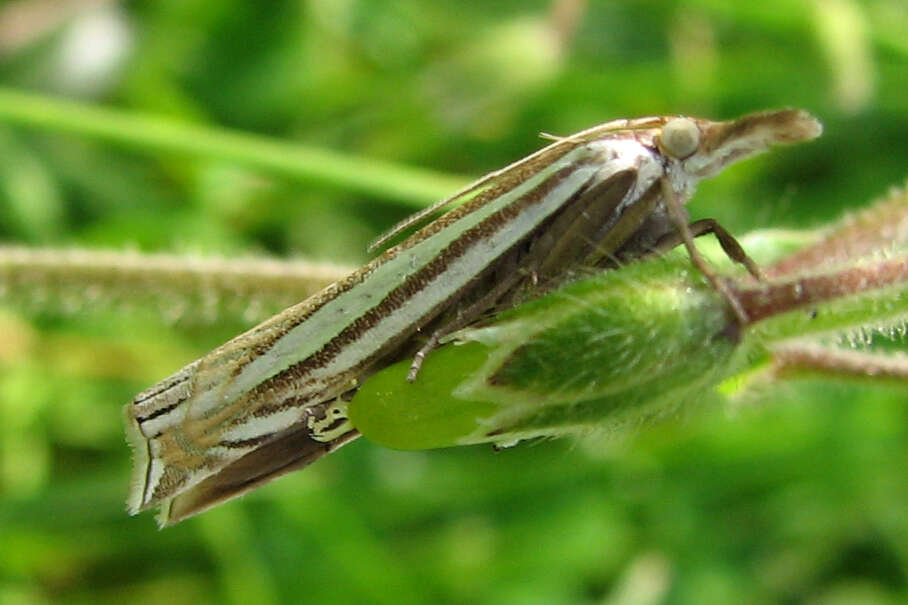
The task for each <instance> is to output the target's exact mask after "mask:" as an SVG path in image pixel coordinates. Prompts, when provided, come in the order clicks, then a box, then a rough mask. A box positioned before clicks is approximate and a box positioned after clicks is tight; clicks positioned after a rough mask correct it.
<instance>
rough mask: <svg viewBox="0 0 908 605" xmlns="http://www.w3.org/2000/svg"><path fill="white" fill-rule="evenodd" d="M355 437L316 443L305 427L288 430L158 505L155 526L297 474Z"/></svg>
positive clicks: (348, 435)
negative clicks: (285, 476)
mask: <svg viewBox="0 0 908 605" xmlns="http://www.w3.org/2000/svg"><path fill="white" fill-rule="evenodd" d="M357 437H359V432H358V431H355V430H351V431H348V432H346V433H344V434H343V435H341V436H340V437H337V438H336V439H333V440H332V441H328V442H324V441H316V440H315V439H313V438H312V437H311V434H310V430H309V428H308V427H307V426H306V425H297V426H295V427H292V428H291V429H288V430H287V431H286V432H285V433H284V434H282V435H281V436H279V437H277V438H275V439H274V440H272V441H270V442H268V443H266V444H264V445H262V446H259V447H258V448H256V449H255V450H253V451H252V452H250V453H248V454H246V455H245V456H243V457H242V458H239V459H238V460H236V461H235V462H233V463H231V464H228V465H227V466H225V467H224V468H222V469H220V470H219V471H218V472H217V473H214V474H213V475H210V476H208V477H207V478H206V479H204V480H202V481H201V482H200V483H197V484H196V485H194V486H192V487H191V488H189V489H187V490H185V491H183V492H180V493H179V494H178V495H177V496H175V497H173V498H171V499H170V500H167V501H165V502H164V503H163V504H162V507H161V512H160V514H159V515H158V517H157V520H158V525H160V526H161V527H166V526H168V525H173V524H174V523H179V522H180V521H182V520H183V519H186V518H187V517H191V516H192V515H195V514H198V513H200V512H203V511H205V510H207V509H209V508H211V507H213V506H217V505H218V504H220V503H222V502H225V501H226V500H230V499H231V498H235V497H237V496H241V495H243V494H245V493H246V492H249V491H251V490H253V489H255V488H257V487H259V486H261V485H264V484H265V483H268V482H269V481H272V480H273V479H277V478H278V477H281V476H283V475H286V474H287V473H291V472H293V471H298V470H300V469H302V468H304V467H306V466H308V465H309V464H311V463H313V462H315V461H316V460H318V459H319V458H321V457H322V456H325V455H327V454H330V453H331V452H333V451H335V450H337V449H338V448H340V447H342V446H344V445H346V444H347V443H349V442H351V441H353V440H354V439H356V438H357Z"/></svg>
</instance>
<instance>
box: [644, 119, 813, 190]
mask: <svg viewBox="0 0 908 605" xmlns="http://www.w3.org/2000/svg"><path fill="white" fill-rule="evenodd" d="M669 127H671V130H669ZM667 131H668V134H669V135H670V138H668V137H667V136H666V135H667ZM694 131H696V134H693V133H694ZM822 132H823V126H822V125H821V124H820V122H819V121H818V120H817V119H816V118H815V117H813V116H812V115H810V114H809V113H807V112H806V111H801V110H799V109H782V110H778V111H763V112H759V113H752V114H749V115H746V116H744V117H742V118H738V119H737V120H729V121H727V122H711V121H709V120H693V119H690V118H672V119H670V120H669V121H668V122H667V123H666V124H665V126H664V127H663V128H662V135H661V137H660V145H661V148H662V150H663V152H664V153H666V154H667V155H669V156H670V157H674V158H676V159H679V160H682V161H683V164H682V165H683V168H684V170H685V172H687V173H688V174H690V175H692V176H695V177H697V178H705V177H709V176H712V175H714V174H716V173H718V172H720V171H721V170H722V169H723V168H725V167H726V166H728V165H729V164H733V163H734V162H737V161H738V160H740V159H743V158H746V157H749V156H752V155H755V154H757V153H761V152H763V151H766V150H767V149H769V148H770V147H772V146H773V145H777V144H780V143H798V142H800V141H808V140H810V139H815V138H816V137H818V136H820V134H822ZM688 133H690V134H688ZM688 139H690V140H695V141H696V143H695V144H694V143H690V142H686V141H688ZM694 145H695V146H696V148H695V149H692V150H691V149H690V147H693V146H694ZM685 151H686V152H687V153H686V155H679V154H681V153H682V152H685Z"/></svg>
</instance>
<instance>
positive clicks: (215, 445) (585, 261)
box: [125, 109, 822, 526]
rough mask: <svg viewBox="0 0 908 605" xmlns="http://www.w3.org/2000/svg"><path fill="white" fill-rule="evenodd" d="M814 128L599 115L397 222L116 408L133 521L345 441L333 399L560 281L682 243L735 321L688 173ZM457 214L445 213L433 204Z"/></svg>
mask: <svg viewBox="0 0 908 605" xmlns="http://www.w3.org/2000/svg"><path fill="white" fill-rule="evenodd" d="M821 130H822V128H821V126H820V123H819V122H818V121H817V120H816V119H815V118H813V117H812V116H811V115H809V114H807V113H806V112H803V111H799V110H793V109H784V110H780V111H766V112H761V113H754V114H750V115H746V116H744V117H742V118H740V119H737V120H732V121H724V122H714V121H709V120H703V119H696V118H690V117H683V116H659V117H646V118H639V119H622V120H615V121H612V122H607V123H605V124H601V125H599V126H595V127H593V128H590V129H588V130H584V131H582V132H579V133H577V134H574V135H571V136H567V137H552V138H553V142H552V143H551V144H550V145H548V146H547V147H545V148H543V149H541V150H539V151H537V152H536V153H534V154H532V155H530V156H528V157H526V158H524V159H522V160H520V161H517V162H515V163H513V164H511V165H509V166H507V167H505V168H503V169H501V170H498V171H496V172H492V173H490V174H488V175H486V176H485V177H483V178H481V179H479V180H478V181H476V182H475V183H473V184H471V185H469V186H468V187H466V188H465V189H463V190H461V191H459V192H457V193H455V194H454V195H452V196H451V197H449V198H447V199H444V200H441V201H440V202H438V203H437V204H434V205H433V206H431V207H429V208H427V209H426V210H424V211H422V212H419V213H417V214H415V215H414V216H413V217H411V218H410V219H407V220H406V221H404V222H403V223H401V224H399V225H398V226H396V227H395V228H393V229H392V230H391V231H390V232H389V233H388V234H387V235H386V236H384V237H383V238H381V239H380V240H379V241H378V242H377V245H379V246H383V245H386V244H387V243H388V242H389V241H391V240H392V239H393V238H395V237H397V236H398V235H399V234H401V233H402V232H403V231H405V230H407V229H410V228H415V227H416V226H417V225H419V224H423V226H422V227H421V228H419V229H418V230H416V231H415V232H414V233H413V234H412V235H410V236H409V237H407V238H406V239H405V240H404V241H403V242H401V243H398V244H397V245H394V246H392V247H390V248H389V249H387V250H386V251H384V252H383V253H382V254H380V255H379V256H378V257H377V258H375V259H374V260H373V261H372V262H370V263H369V264H367V265H366V266H364V267H362V268H361V269H359V270H357V271H355V272H354V273H352V274H351V275H349V276H348V277H347V278H345V279H343V280H341V281H338V282H336V283H334V284H332V285H330V286H328V287H327V288H325V289H324V290H323V291H321V292H319V293H318V294H315V295H314V296H312V297H311V298H309V299H307V300H305V301H303V302H301V303H299V304H297V305H295V306H293V307H290V308H289V309H286V310H285V311H283V312H281V313H279V314H278V315H275V316H274V317H272V318H270V319H268V320H266V321H264V322H263V323H261V324H260V325H258V326H256V327H254V328H252V329H251V330H249V331H247V332H246V333H244V334H241V335H239V336H237V337H236V338H234V339H232V340H230V341H229V342H227V343H226V344H224V345H222V346H221V347H219V348H217V349H215V350H214V351H212V352H210V353H208V354H207V355H205V356H204V357H202V358H201V359H198V360H196V361H194V362H192V363H190V364H189V365H187V366H186V367H184V368H182V369H181V370H179V371H178V372H176V373H175V374H174V375H172V376H170V377H169V378H166V379H164V380H163V381H161V382H160V383H158V384H157V385H155V386H153V387H151V388H150V389H148V390H146V391H144V392H142V393H140V394H139V395H137V396H136V397H135V399H134V400H133V401H132V402H131V403H130V404H128V405H127V406H126V409H125V415H126V425H127V434H128V440H129V443H130V444H131V446H132V448H133V451H134V465H135V466H134V473H133V480H132V486H131V490H130V494H129V499H128V509H129V512H130V513H131V514H135V513H138V512H139V511H143V510H146V509H148V508H152V507H155V506H160V507H161V513H160V515H159V517H158V521H159V523H160V524H161V525H162V526H164V525H169V524H173V523H176V522H178V521H180V520H182V519H185V518H186V517H189V516H190V515H194V514H196V513H198V512H201V511H203V510H205V509H207V508H209V507H212V506H215V505H217V504H219V503H221V502H224V501H225V500H228V499H230V498H233V497H235V496H238V495H240V494H243V493H245V492H248V491H249V490H252V489H254V488H256V487H258V486H260V485H262V484H264V483H266V482H268V481H271V480H272V479H275V478H276V477H279V476H281V475H284V474H286V473H289V472H291V471H294V470H297V469H301V468H303V467H305V466H307V465H308V464H310V463H311V462H313V461H315V460H317V459H318V458H321V457H322V456H324V455H326V454H328V453H330V452H333V451H334V450H336V449H338V448H339V447H341V446H343V445H344V444H346V443H349V442H350V441H352V440H353V439H355V438H356V437H358V436H359V433H358V432H357V431H356V429H355V428H354V427H352V426H351V425H350V423H349V422H348V421H347V418H346V415H345V405H346V402H347V401H349V400H350V398H351V397H352V396H353V395H354V394H355V392H356V389H357V385H359V384H360V383H361V381H363V380H364V379H365V378H367V377H368V376H369V375H370V374H371V373H374V372H376V371H377V370H379V369H381V368H383V367H385V366H387V365H389V364H391V363H394V362H397V361H399V360H401V359H405V358H410V359H412V366H411V371H410V374H409V376H408V379H409V380H411V381H412V380H418V372H419V367H420V364H421V363H422V360H423V359H424V358H425V356H426V355H427V354H429V353H430V352H431V350H432V349H433V348H434V347H436V346H437V345H438V343H439V341H440V340H441V339H442V338H443V337H444V336H445V335H447V334H450V333H451V332H453V331H455V330H458V329H461V328H463V327H465V326H467V325H469V324H471V323H473V322H475V321H477V319H479V318H482V317H484V316H487V315H488V314H490V313H494V312H496V311H499V310H502V309H506V308H509V307H512V306H514V305H515V304H517V303H519V302H521V301H522V300H525V299H527V298H531V297H533V296H538V295H539V294H541V293H543V292H546V291H549V290H551V289H553V288H555V287H557V286H558V285H559V284H560V283H563V281H564V280H566V279H569V278H570V276H571V275H572V274H573V273H575V272H576V271H577V270H579V269H586V268H603V269H604V268H608V267H613V266H615V265H617V264H619V263H622V262H627V261H629V260H633V259H636V258H639V257H641V256H643V255H646V254H650V253H654V252H660V251H664V250H667V249H670V248H673V247H675V246H678V245H681V244H683V245H684V246H685V247H686V248H687V250H688V252H689V254H690V256H691V259H692V261H693V263H694V265H695V266H696V267H697V268H698V269H700V270H701V271H702V272H703V273H704V275H705V276H706V277H707V278H709V280H710V281H711V282H712V283H713V284H714V285H715V287H716V288H717V289H718V290H719V291H720V292H722V293H723V294H724V295H725V297H726V300H727V301H728V305H729V307H728V308H729V314H730V317H732V318H733V320H736V321H740V322H743V321H745V320H746V317H744V315H743V310H742V308H741V307H740V305H738V304H737V301H736V300H735V298H734V296H733V295H732V294H731V293H730V291H729V290H727V286H726V285H725V282H724V281H723V280H722V279H720V278H719V277H717V276H716V275H715V274H714V272H713V271H712V270H711V269H710V267H709V266H708V265H707V264H706V263H705V262H704V261H703V259H702V258H701V257H700V256H699V254H698V253H697V249H696V247H695V246H694V243H693V238H694V237H696V236H699V235H703V234H705V233H713V234H715V235H716V236H717V237H718V239H719V241H720V243H721V244H722V247H723V248H724V249H725V251H726V253H728V254H729V255H730V256H731V257H732V258H733V259H734V260H736V261H739V262H741V263H743V264H744V265H745V266H746V267H747V268H748V270H749V271H750V272H751V273H753V274H754V275H759V270H758V269H757V267H756V265H755V264H754V263H753V262H752V261H751V260H750V259H749V258H748V257H747V255H746V254H745V253H744V251H743V250H742V249H741V247H740V246H739V245H738V243H737V242H736V241H735V239H734V238H733V237H732V236H731V235H730V234H729V233H728V232H727V231H725V229H723V228H722V227H721V226H720V225H719V224H718V223H716V221H714V220H711V219H706V220H700V221H696V222H693V223H690V224H689V223H688V221H689V218H688V215H687V213H686V211H685V209H684V204H685V203H686V202H687V201H688V200H689V199H690V198H691V196H692V195H693V193H694V189H695V187H696V185H697V183H698V182H699V181H700V180H701V179H704V178H707V177H710V176H712V175H715V174H716V173H718V172H719V171H721V170H722V169H723V168H725V167H726V166H728V165H729V164H732V163H733V162H735V161H737V160H739V159H742V158H744V157H747V156H750V155H753V154H755V153H759V152H761V151H764V150H766V149H767V148H769V147H770V146H772V145H773V144H776V143H793V142H798V141H804V140H808V139H812V138H815V137H817V136H819V134H820V133H821ZM447 206H453V208H452V209H450V210H448V211H447V212H445V213H444V214H441V216H438V217H437V218H435V219H434V220H431V221H430V220H429V219H430V218H431V217H433V216H434V215H436V214H439V213H440V212H441V211H442V210H443V209H444V208H445V207H447Z"/></svg>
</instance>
